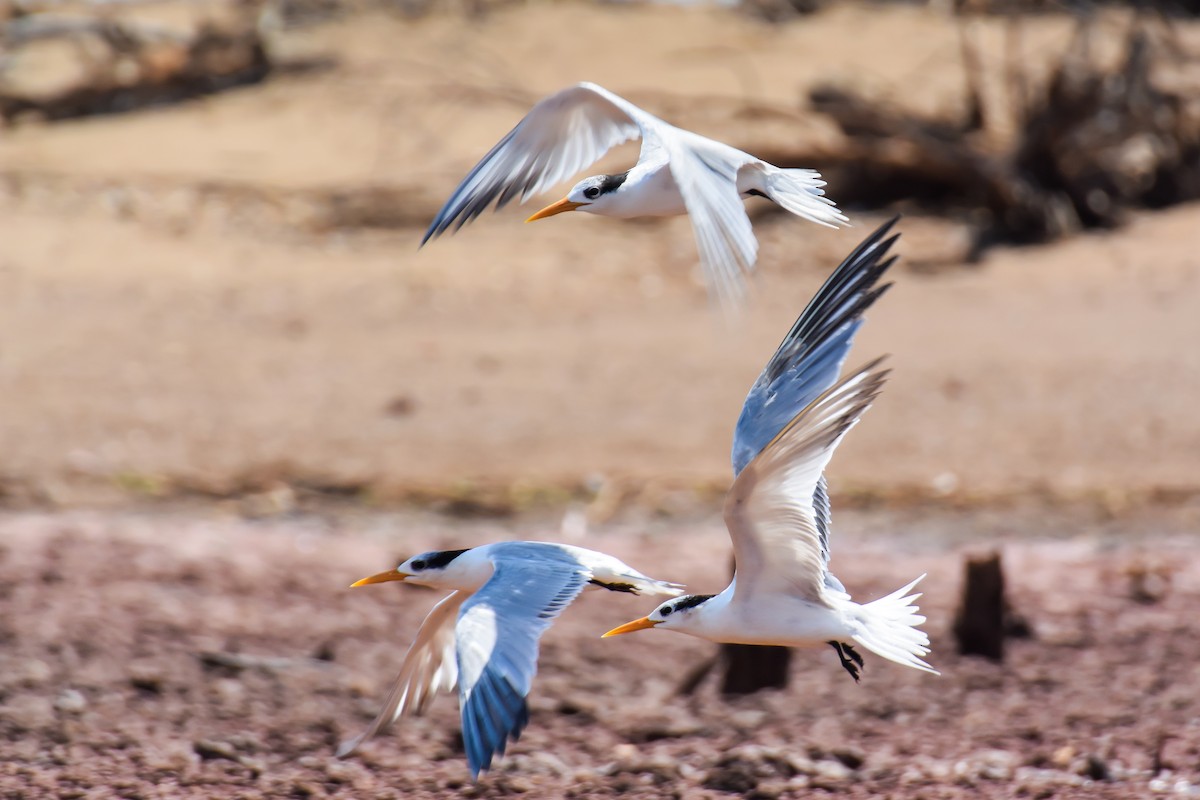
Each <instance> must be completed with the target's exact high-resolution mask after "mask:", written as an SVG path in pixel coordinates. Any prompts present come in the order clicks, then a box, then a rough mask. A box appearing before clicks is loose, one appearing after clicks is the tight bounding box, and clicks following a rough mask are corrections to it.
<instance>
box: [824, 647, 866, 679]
mask: <svg viewBox="0 0 1200 800" xmlns="http://www.w3.org/2000/svg"><path fill="white" fill-rule="evenodd" d="M829 645H830V647H832V648H833V649H834V650H835V651H836V652H837V654H838V660H839V661H841V662H842V666H843V667H844V668H845V669H846V672H849V673H850V677H851V678H854V682H855V683H858V671H859V670H860V669H862V666H863V657H862V656H860V655H859V654H858V651H857V650H855V649H854V648H853V647H851V646H850V645H848V644H842V643H841V642H829Z"/></svg>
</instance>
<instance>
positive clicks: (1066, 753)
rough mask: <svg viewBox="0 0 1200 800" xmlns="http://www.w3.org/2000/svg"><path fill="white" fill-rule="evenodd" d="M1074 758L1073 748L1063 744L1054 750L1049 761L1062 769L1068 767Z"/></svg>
mask: <svg viewBox="0 0 1200 800" xmlns="http://www.w3.org/2000/svg"><path fill="white" fill-rule="evenodd" d="M1074 759H1075V748H1074V747H1071V745H1069V744H1067V745H1063V746H1062V747H1060V748H1058V749H1057V750H1055V751H1054V755H1052V756H1051V757H1050V761H1051V762H1052V763H1053V764H1054V766H1056V767H1061V768H1063V769H1066V768H1067V767H1069V766H1070V765H1071V762H1072V761H1073V760H1074Z"/></svg>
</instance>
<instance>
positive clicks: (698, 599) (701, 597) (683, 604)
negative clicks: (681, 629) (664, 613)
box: [671, 594, 715, 611]
mask: <svg viewBox="0 0 1200 800" xmlns="http://www.w3.org/2000/svg"><path fill="white" fill-rule="evenodd" d="M713 597H715V595H711V594H693V595H688V596H687V597H682V598H680V599H679V602H677V603H675V605H673V606H672V607H671V608H673V609H674V610H675V611H683V610H684V609H685V608H695V607H696V606H698V605H700V604H701V603H703V602H704V601H705V600H711V599H713Z"/></svg>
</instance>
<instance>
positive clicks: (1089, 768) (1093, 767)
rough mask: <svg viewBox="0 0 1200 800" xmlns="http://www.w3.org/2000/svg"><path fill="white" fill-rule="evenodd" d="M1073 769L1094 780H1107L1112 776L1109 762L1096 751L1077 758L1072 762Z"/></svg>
mask: <svg viewBox="0 0 1200 800" xmlns="http://www.w3.org/2000/svg"><path fill="white" fill-rule="evenodd" d="M1071 771H1072V772H1074V773H1075V774H1076V775H1082V776H1083V777H1085V778H1090V779H1091V780H1094V781H1107V780H1109V779H1111V778H1112V775H1111V773H1109V771H1108V764H1106V763H1105V762H1104V760H1103V759H1102V758H1100V756H1098V755H1096V754H1095V753H1088V754H1087V755H1086V756H1085V757H1083V758H1079V759H1076V760H1075V761H1074V762H1072V764H1071Z"/></svg>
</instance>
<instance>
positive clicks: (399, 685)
mask: <svg viewBox="0 0 1200 800" xmlns="http://www.w3.org/2000/svg"><path fill="white" fill-rule="evenodd" d="M465 599H466V595H465V594H464V593H463V592H458V591H455V592H451V593H450V594H448V595H446V596H445V597H444V598H442V600H441V601H440V602H439V603H438V604H437V605H436V606H434V607H433V609H432V610H430V612H429V613H428V614H427V615H426V616H425V620H424V621H423V622H422V623H421V627H420V629H419V630H418V631H417V637H416V638H415V639H414V640H413V643H412V646H411V647H409V648H408V653H407V654H405V656H404V663H403V664H401V665H400V673H399V675H397V676H396V680H395V682H394V683H393V684H392V690H391V691H390V692H389V693H388V697H387V700H385V701H384V704H383V708H382V709H381V710H380V712H379V714H377V715H376V717H375V719H374V721H373V722H371V725H370V726H369V727H368V728H367V729H366V730H365V731H363V732H362V733H361V734H359V735H358V736H356V737H354V738H353V739H347V740H346V741H344V742H342V744H341V745H340V746H339V747H338V750H337V756H338V758H342V757H344V756H348V755H350V754H351V753H353V752H354V751H355V750H357V749H358V748H359V747H360V746H362V744H363V743H364V742H366V741H367V740H368V739H370V738H371V737H372V736H374V735H375V734H377V733H379V732H380V731H382V730H386V729H387V728H388V726H390V725H391V724H392V723H393V722H395V721H396V720H398V719H400V717H402V716H404V715H406V714H420V713H421V712H423V711H424V710H425V708H426V707H427V706H428V705H429V701H430V700H432V699H433V697H434V695H435V694H436V693H437V692H439V691H441V692H448V691H450V690H451V689H453V688H454V684H455V682H456V681H457V680H458V662H457V661H456V660H455V658H454V625H453V624H451V623H452V622H453V620H454V615H455V614H456V613H457V612H458V609H459V607H460V606H462V604H463V600H465Z"/></svg>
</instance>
